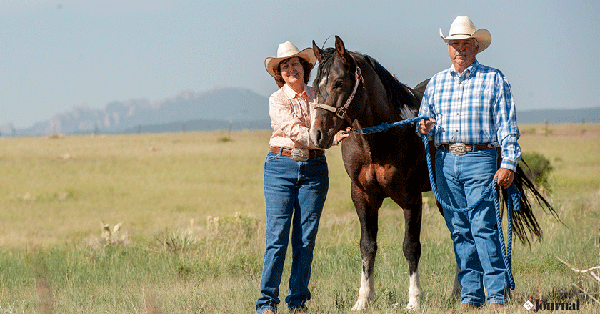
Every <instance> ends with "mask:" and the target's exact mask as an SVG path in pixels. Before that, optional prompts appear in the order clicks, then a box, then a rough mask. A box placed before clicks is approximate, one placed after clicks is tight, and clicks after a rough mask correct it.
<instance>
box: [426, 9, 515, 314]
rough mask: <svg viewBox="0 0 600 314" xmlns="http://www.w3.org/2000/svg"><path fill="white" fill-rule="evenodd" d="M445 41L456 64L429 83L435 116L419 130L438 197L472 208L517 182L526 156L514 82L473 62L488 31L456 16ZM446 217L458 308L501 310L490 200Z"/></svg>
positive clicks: (502, 270) (503, 296) (501, 267)
mask: <svg viewBox="0 0 600 314" xmlns="http://www.w3.org/2000/svg"><path fill="white" fill-rule="evenodd" d="M440 36H441V37H442V39H443V40H444V42H446V44H447V45H448V54H449V56H450V60H451V61H452V66H451V67H450V68H449V69H447V70H444V71H442V72H440V73H438V74H436V75H434V76H433V77H432V78H431V80H430V81H429V83H428V85H427V88H426V90H425V94H424V96H423V100H422V102H421V108H420V112H419V114H420V115H423V116H427V117H430V118H431V119H430V120H428V121H426V120H421V122H420V123H419V126H418V129H419V132H420V133H422V134H429V133H430V131H433V132H434V141H435V145H436V147H437V151H436V159H435V162H436V184H437V187H438V192H439V194H440V197H441V198H442V199H443V200H444V201H445V202H446V203H447V204H450V205H452V206H453V207H455V208H468V207H469V206H471V205H472V204H474V202H476V201H477V200H478V199H480V198H481V195H482V194H483V192H484V191H485V190H486V188H487V187H488V186H489V184H491V182H492V180H493V179H497V184H498V185H499V186H501V187H502V188H505V189H506V188H508V187H509V186H510V185H511V183H512V182H513V179H514V171H515V169H516V167H517V162H518V160H519V159H520V156H521V149H520V147H519V144H518V143H517V139H518V138H519V129H518V127H517V121H516V112H515V106H514V101H513V98H512V94H511V90H510V84H509V83H508V81H507V80H506V79H505V78H504V75H503V74H502V73H501V72H500V71H499V70H497V69H494V68H491V67H488V66H485V65H482V64H480V63H479V62H478V61H477V59H476V56H477V54H478V53H480V52H482V51H484V50H485V49H486V48H487V47H488V46H489V45H490V43H491V35H490V33H489V32H488V31H487V30H485V29H479V30H476V28H475V25H474V24H473V22H471V20H470V19H469V18H468V17H466V16H458V17H456V19H455V20H454V22H453V23H452V25H451V26H450V32H449V35H448V37H444V35H443V33H442V30H441V29H440ZM497 147H500V148H501V163H500V165H499V168H498V165H497V150H496V148H497ZM443 212H444V218H445V220H446V225H447V226H448V229H449V230H450V235H451V238H452V240H453V241H454V253H455V255H456V262H457V265H458V267H459V273H458V280H459V282H460V284H461V286H462V290H461V305H460V309H462V310H466V309H471V308H480V307H482V306H483V305H484V304H485V302H486V301H487V302H488V303H490V306H491V307H492V308H502V307H504V305H505V304H506V303H507V302H508V299H509V297H510V293H509V288H510V286H509V282H508V273H507V267H506V265H505V264H504V259H503V258H502V253H501V245H503V244H501V243H500V240H499V236H498V230H497V227H496V215H495V206H494V202H493V199H492V198H491V197H488V198H486V199H484V201H483V202H482V203H481V205H479V206H478V207H477V208H474V209H472V210H471V211H467V212H465V211H453V210H452V209H447V208H444V210H443ZM484 288H485V290H484ZM485 291H487V298H486V295H485Z"/></svg>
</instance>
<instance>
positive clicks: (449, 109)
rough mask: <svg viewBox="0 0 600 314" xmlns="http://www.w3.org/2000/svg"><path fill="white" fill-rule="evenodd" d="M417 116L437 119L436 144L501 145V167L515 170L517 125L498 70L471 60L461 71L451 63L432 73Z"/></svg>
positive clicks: (505, 85) (434, 130)
mask: <svg viewBox="0 0 600 314" xmlns="http://www.w3.org/2000/svg"><path fill="white" fill-rule="evenodd" d="M419 115H422V116H428V117H430V118H434V119H436V121H437V122H436V124H435V125H434V127H433V129H432V132H435V137H434V140H435V145H436V146H437V145H440V144H449V143H465V144H487V143H491V144H493V145H495V146H500V147H501V148H502V162H501V164H500V167H501V168H506V169H510V170H513V171H514V170H515V169H516V167H517V162H518V161H519V159H520V158H521V148H520V146H519V144H518V143H517V140H518V139H519V136H520V134H519V128H518V127H517V116H516V110H515V104H514V100H513V97H512V94H511V91H510V84H509V83H508V81H507V80H506V78H504V75H503V74H502V72H500V71H499V70H497V69H494V68H491V67H488V66H485V65H482V64H480V63H479V62H478V61H477V60H475V62H473V64H471V65H470V66H469V67H468V68H467V69H466V70H465V71H464V72H463V73H462V74H458V72H456V71H455V70H454V66H452V67H450V68H449V69H447V70H444V71H442V72H440V73H438V74H436V75H434V76H433V77H432V78H431V80H430V81H429V83H428V84H427V88H426V90H425V94H424V96H423V100H422V101H421V108H420V110H419Z"/></svg>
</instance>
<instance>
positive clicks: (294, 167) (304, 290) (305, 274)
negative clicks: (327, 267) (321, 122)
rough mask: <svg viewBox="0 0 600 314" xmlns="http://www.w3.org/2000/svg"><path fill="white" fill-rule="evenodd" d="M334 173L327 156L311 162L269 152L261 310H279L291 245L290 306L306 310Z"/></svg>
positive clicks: (265, 191) (287, 301)
mask: <svg viewBox="0 0 600 314" xmlns="http://www.w3.org/2000/svg"><path fill="white" fill-rule="evenodd" d="M328 190H329V170H328V168H327V161H326V159H325V157H316V158H313V159H309V160H308V161H306V162H300V161H294V160H292V158H290V157H286V156H283V155H279V154H274V153H271V152H270V153H269V154H268V155H267V158H266V161H265V170H264V193H265V205H266V215H267V221H266V249H265V256H264V264H263V271H262V277H261V282H260V291H261V294H262V296H261V297H260V298H259V299H258V301H256V311H257V312H258V313H262V312H264V311H266V310H275V309H276V308H277V305H278V304H279V302H280V301H279V284H280V283H281V274H282V272H283V264H284V261H285V255H286V250H287V246H288V243H289V240H290V229H291V241H292V266H291V274H290V281H289V292H288V295H287V297H286V298H285V302H286V303H287V304H288V307H289V308H290V309H294V308H300V307H304V304H305V302H306V301H307V300H310V297H311V294H310V291H309V289H308V282H309V280H310V273H311V264H312V260H313V249H314V246H315V239H316V236H317V229H318V227H319V220H320V218H321V212H322V211H323V205H324V204H325V198H326V196H327V191H328Z"/></svg>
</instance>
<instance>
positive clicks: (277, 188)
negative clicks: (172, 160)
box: [256, 41, 347, 314]
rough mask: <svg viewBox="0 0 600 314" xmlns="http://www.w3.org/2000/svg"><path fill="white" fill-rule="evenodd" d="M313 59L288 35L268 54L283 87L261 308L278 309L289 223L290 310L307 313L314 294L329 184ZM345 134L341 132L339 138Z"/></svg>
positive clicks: (274, 102) (270, 171) (276, 97)
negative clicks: (319, 141) (319, 144)
mask: <svg viewBox="0 0 600 314" xmlns="http://www.w3.org/2000/svg"><path fill="white" fill-rule="evenodd" d="M315 63H316V58H315V56H314V53H313V51H312V49H311V48H307V49H304V50H302V51H299V49H298V48H296V46H294V45H293V44H292V43H290V42H289V41H287V42H285V43H283V44H280V45H279V49H277V57H268V58H266V59H265V68H266V70H267V72H268V73H269V74H270V75H271V76H273V77H274V78H275V82H276V83H277V85H278V86H279V87H280V89H279V90H278V91H276V92H275V93H273V94H272V95H271V97H270V98H269V115H270V116H271V127H272V128H273V134H272V135H271V139H270V140H269V145H270V149H269V153H268V154H267V157H266V161H265V170H264V193H265V205H266V216H267V221H266V224H267V226H266V249H265V256H264V264H263V271H262V278H261V283H260V290H261V294H262V296H261V297H260V298H259V299H258V301H256V311H257V313H266V314H270V313H275V311H277V305H278V304H279V302H280V301H279V284H280V282H281V273H282V272H283V264H284V261H285V253H286V249H287V245H288V242H289V239H290V229H291V240H292V266H291V274H290V281H289V292H288V295H287V297H286V298H285V302H286V303H287V304H288V307H289V309H290V311H292V312H294V313H304V312H305V309H306V307H305V303H306V301H307V300H310V297H311V294H310V291H309V289H308V282H309V280H310V272H311V263H312V259H313V248H314V246H315V238H316V236H317V229H318V226H319V219H320V218H321V212H322V210H323V204H324V203H325V197H326V195H327V190H328V189H329V172H328V169H327V162H326V160H325V152H324V151H323V150H320V149H315V146H314V145H313V144H312V143H311V142H310V139H309V135H308V134H309V133H308V132H309V129H310V124H311V111H312V110H314V97H315V93H314V90H313V89H312V87H310V86H307V85H306V84H307V83H308V80H309V77H310V71H311V70H312V68H313V67H314V65H315ZM346 136H347V135H346V134H344V133H342V132H340V133H338V134H337V136H336V143H339V141H340V140H341V139H342V138H344V137H346Z"/></svg>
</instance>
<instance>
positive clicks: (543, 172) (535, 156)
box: [519, 152, 553, 191]
mask: <svg viewBox="0 0 600 314" xmlns="http://www.w3.org/2000/svg"><path fill="white" fill-rule="evenodd" d="M519 164H520V165H521V168H522V169H523V171H524V172H525V175H527V177H528V178H529V179H530V180H531V181H533V183H535V184H536V185H538V186H540V187H542V188H544V189H545V190H547V191H551V188H550V183H548V177H549V176H550V172H552V170H553V168H552V166H551V165H550V160H548V158H546V157H545V156H544V155H542V154H540V153H535V152H534V153H524V154H522V156H521V161H519Z"/></svg>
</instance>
